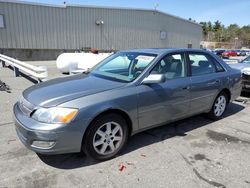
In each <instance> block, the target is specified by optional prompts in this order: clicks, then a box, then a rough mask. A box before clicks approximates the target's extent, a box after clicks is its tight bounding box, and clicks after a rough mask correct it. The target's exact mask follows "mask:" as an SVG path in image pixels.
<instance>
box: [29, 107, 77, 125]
mask: <svg viewBox="0 0 250 188" xmlns="http://www.w3.org/2000/svg"><path fill="white" fill-rule="evenodd" d="M77 112H78V110H77V109H74V108H62V107H52V108H39V109H37V110H36V111H35V112H34V114H33V115H32V118H33V119H35V120H37V121H39V122H42V123H69V122H70V121H71V120H72V119H73V118H74V117H75V116H76V114H77Z"/></svg>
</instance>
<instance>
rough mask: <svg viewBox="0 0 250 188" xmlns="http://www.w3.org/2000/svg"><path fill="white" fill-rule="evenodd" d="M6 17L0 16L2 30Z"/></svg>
mask: <svg viewBox="0 0 250 188" xmlns="http://www.w3.org/2000/svg"><path fill="white" fill-rule="evenodd" d="M4 27H5V25H4V16H3V15H2V14H0V28H4Z"/></svg>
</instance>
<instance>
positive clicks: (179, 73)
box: [151, 54, 186, 80]
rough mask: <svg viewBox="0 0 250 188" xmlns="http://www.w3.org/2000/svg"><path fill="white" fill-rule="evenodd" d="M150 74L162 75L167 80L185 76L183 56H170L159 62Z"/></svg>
mask: <svg viewBox="0 0 250 188" xmlns="http://www.w3.org/2000/svg"><path fill="white" fill-rule="evenodd" d="M151 74H163V75H164V76H165V77H166V79H167V80H172V79H176V78H181V77H185V76H186V69H185V63H184V55H183V54H171V55H167V56H165V57H164V58H163V59H162V60H160V61H159V62H158V63H157V64H156V66H155V67H154V68H153V70H152V71H151Z"/></svg>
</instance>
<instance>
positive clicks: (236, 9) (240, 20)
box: [25, 0, 250, 26]
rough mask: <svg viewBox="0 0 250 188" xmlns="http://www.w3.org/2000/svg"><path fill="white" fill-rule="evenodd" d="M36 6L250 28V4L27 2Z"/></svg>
mask: <svg viewBox="0 0 250 188" xmlns="http://www.w3.org/2000/svg"><path fill="white" fill-rule="evenodd" d="M25 1H32V2H36V3H47V4H63V1H66V2H67V3H68V4H81V5H96V6H112V7H129V8H130V7H132V8H146V9H154V7H155V5H156V4H158V7H157V9H158V10H160V11H163V12H166V13H169V14H173V15H176V16H179V17H182V18H186V19H188V18H192V19H194V20H196V21H198V22H200V21H212V22H214V21H216V20H219V21H221V22H222V23H223V24H224V25H226V26H228V25H229V24H234V23H236V24H238V25H239V26H243V25H250V0H237V1H236V0H43V1H42V0H25Z"/></svg>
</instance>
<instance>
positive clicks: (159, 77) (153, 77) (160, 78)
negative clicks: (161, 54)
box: [142, 74, 166, 84]
mask: <svg viewBox="0 0 250 188" xmlns="http://www.w3.org/2000/svg"><path fill="white" fill-rule="evenodd" d="M165 80H166V78H165V76H164V75H163V74H150V75H149V76H148V77H146V78H144V79H143V80H142V84H158V83H163V82H165Z"/></svg>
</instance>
